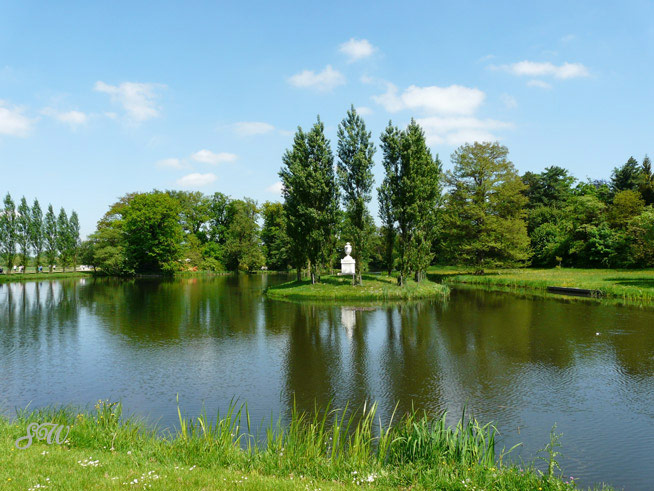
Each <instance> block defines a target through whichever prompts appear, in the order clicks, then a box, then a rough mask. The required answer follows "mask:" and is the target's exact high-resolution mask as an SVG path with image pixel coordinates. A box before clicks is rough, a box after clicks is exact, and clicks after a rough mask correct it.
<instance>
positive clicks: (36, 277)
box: [0, 271, 93, 283]
mask: <svg viewBox="0 0 654 491" xmlns="http://www.w3.org/2000/svg"><path fill="white" fill-rule="evenodd" d="M91 276H93V272H91V271H66V272H65V273H63V272H61V271H58V272H56V273H48V272H43V273H12V274H4V273H3V274H0V283H9V282H12V281H40V280H60V279H63V278H89V277H91Z"/></svg>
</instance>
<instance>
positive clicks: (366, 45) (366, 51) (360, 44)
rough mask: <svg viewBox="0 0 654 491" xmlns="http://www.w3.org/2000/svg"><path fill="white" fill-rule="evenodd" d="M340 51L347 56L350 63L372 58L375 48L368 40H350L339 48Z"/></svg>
mask: <svg viewBox="0 0 654 491" xmlns="http://www.w3.org/2000/svg"><path fill="white" fill-rule="evenodd" d="M338 50H339V51H340V52H341V53H343V54H344V55H346V56H347V58H348V62H350V63H352V62H354V61H358V60H362V59H364V58H368V57H369V56H372V54H373V53H374V52H375V47H374V46H373V45H372V44H370V42H369V41H368V40H367V39H354V38H350V40H349V41H346V42H344V43H343V44H341V45H340V46H339V47H338Z"/></svg>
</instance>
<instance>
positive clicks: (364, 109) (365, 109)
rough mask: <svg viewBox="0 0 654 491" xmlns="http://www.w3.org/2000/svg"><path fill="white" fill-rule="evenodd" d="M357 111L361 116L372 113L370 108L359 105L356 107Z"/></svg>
mask: <svg viewBox="0 0 654 491" xmlns="http://www.w3.org/2000/svg"><path fill="white" fill-rule="evenodd" d="M356 110H357V113H359V114H360V115H361V116H368V115H370V114H372V109H370V108H369V107H367V106H359V107H357V108H356Z"/></svg>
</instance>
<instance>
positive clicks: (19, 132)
mask: <svg viewBox="0 0 654 491" xmlns="http://www.w3.org/2000/svg"><path fill="white" fill-rule="evenodd" d="M31 128H32V120H30V119H29V118H28V117H26V116H24V115H23V110H22V108H20V107H15V106H13V107H10V106H9V105H8V104H7V103H6V102H5V101H3V100H1V99H0V135H11V136H27V134H28V133H29V131H30V129H31Z"/></svg>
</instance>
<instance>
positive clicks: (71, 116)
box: [41, 107, 89, 128]
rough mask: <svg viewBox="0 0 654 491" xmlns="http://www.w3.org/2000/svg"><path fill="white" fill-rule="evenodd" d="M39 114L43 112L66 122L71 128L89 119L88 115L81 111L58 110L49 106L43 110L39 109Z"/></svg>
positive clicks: (61, 121)
mask: <svg viewBox="0 0 654 491" xmlns="http://www.w3.org/2000/svg"><path fill="white" fill-rule="evenodd" d="M41 114H44V115H45V116H50V117H51V118H53V119H56V120H57V121H59V122H60V123H66V124H67V125H69V126H70V127H71V128H75V127H77V126H81V125H84V124H86V123H87V122H88V120H89V117H88V115H87V114H85V113H83V112H81V111H68V112H60V111H57V110H55V109H53V108H51V107H46V108H45V109H43V111H41Z"/></svg>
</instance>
